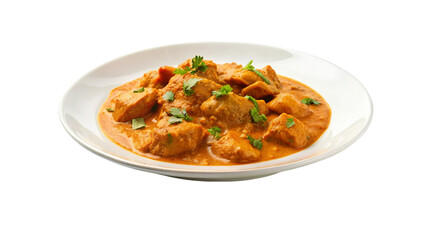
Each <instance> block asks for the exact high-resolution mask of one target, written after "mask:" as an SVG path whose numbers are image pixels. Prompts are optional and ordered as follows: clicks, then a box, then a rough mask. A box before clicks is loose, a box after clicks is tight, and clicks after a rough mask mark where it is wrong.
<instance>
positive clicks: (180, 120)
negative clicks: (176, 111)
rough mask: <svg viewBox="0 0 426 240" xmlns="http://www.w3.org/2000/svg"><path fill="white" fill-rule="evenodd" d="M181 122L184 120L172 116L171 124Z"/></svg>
mask: <svg viewBox="0 0 426 240" xmlns="http://www.w3.org/2000/svg"><path fill="white" fill-rule="evenodd" d="M181 122H183V120H182V118H178V117H176V116H171V117H170V118H169V123H170V124H173V123H181Z"/></svg>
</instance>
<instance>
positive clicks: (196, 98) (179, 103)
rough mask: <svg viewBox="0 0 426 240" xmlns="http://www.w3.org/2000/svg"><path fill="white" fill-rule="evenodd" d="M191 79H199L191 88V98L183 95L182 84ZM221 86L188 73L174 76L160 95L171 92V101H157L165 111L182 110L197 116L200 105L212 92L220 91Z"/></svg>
mask: <svg viewBox="0 0 426 240" xmlns="http://www.w3.org/2000/svg"><path fill="white" fill-rule="evenodd" d="M191 78H199V79H201V81H199V82H197V83H196V84H195V86H193V87H192V90H193V91H194V93H193V94H192V95H191V96H188V95H185V93H184V92H183V82H185V81H188V80H189V79H191ZM220 87H221V85H219V84H217V83H215V82H213V81H211V80H208V79H206V78H201V77H197V76H194V75H192V74H190V73H187V74H185V75H175V76H174V77H173V78H172V79H170V82H169V84H168V85H167V86H166V87H165V88H163V89H162V94H165V93H166V92H167V91H171V92H173V94H174V100H173V101H167V100H164V99H163V98H160V100H159V101H158V102H159V103H160V104H163V106H164V107H165V108H166V109H169V108H171V107H176V108H180V109H182V108H184V109H186V111H187V112H188V113H190V114H198V113H199V111H200V110H199V109H200V105H201V104H202V103H203V102H204V101H205V100H207V99H208V98H209V97H210V96H212V91H214V90H218V89H220Z"/></svg>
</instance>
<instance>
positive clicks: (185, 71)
mask: <svg viewBox="0 0 426 240" xmlns="http://www.w3.org/2000/svg"><path fill="white" fill-rule="evenodd" d="M189 71H191V68H189V67H186V68H185V69H181V68H176V70H174V71H173V73H174V74H180V75H184V74H185V73H187V72H189Z"/></svg>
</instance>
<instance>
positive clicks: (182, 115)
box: [169, 107, 192, 124]
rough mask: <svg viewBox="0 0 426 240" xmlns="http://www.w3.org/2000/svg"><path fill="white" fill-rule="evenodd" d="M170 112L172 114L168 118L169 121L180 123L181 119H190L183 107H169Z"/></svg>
mask: <svg viewBox="0 0 426 240" xmlns="http://www.w3.org/2000/svg"><path fill="white" fill-rule="evenodd" d="M170 114H171V115H172V116H171V117H170V118H169V123H170V124H173V123H181V122H183V120H185V121H192V118H191V117H190V116H188V113H187V112H186V110H185V109H182V110H181V109H179V108H174V107H173V108H170Z"/></svg>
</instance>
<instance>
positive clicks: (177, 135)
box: [149, 117, 207, 157]
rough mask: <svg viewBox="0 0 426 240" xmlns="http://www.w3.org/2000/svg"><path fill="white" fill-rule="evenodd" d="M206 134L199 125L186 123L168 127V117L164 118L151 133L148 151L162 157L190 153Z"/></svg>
mask: <svg viewBox="0 0 426 240" xmlns="http://www.w3.org/2000/svg"><path fill="white" fill-rule="evenodd" d="M206 134H207V133H206V130H205V129H204V128H203V127H202V126H201V125H198V124H195V123H191V122H186V121H184V122H182V123H179V124H172V125H170V124H169V122H168V117H165V118H163V119H161V120H160V121H159V122H158V123H157V126H156V127H155V128H154V130H153V131H152V135H151V138H152V139H151V144H150V146H149V151H150V152H151V153H152V154H155V155H158V156H163V157H170V156H175V155H179V154H182V153H186V152H192V151H194V150H195V149H196V148H197V147H198V146H199V145H200V143H201V142H202V141H203V139H204V137H205V136H206Z"/></svg>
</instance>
